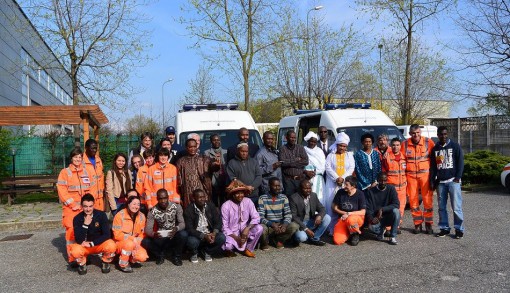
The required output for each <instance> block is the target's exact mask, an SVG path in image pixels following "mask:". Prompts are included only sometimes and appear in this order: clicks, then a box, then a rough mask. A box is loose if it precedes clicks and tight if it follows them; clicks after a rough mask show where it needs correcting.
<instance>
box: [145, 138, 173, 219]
mask: <svg viewBox="0 0 510 293" xmlns="http://www.w3.org/2000/svg"><path fill="white" fill-rule="evenodd" d="M169 158H170V151H169V150H168V149H166V148H161V149H159V151H158V156H157V159H158V162H157V163H156V164H154V165H152V166H151V167H149V171H148V172H147V177H146V178H145V182H144V187H145V188H146V192H149V194H150V195H151V197H150V201H149V200H147V206H148V208H149V210H150V209H152V207H154V206H155V205H156V204H157V203H158V199H157V195H156V192H157V191H158V190H159V189H161V188H163V189H165V190H166V191H167V192H168V197H169V200H170V201H171V202H173V203H176V204H178V203H180V202H181V196H180V195H179V193H178V192H177V168H176V167H175V166H174V165H172V164H170V162H168V159H169Z"/></svg>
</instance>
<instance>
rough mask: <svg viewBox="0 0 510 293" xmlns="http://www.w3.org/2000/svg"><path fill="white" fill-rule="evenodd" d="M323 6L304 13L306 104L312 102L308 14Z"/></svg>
mask: <svg viewBox="0 0 510 293" xmlns="http://www.w3.org/2000/svg"><path fill="white" fill-rule="evenodd" d="M323 7H324V6H322V5H319V6H315V7H314V8H312V9H310V10H308V12H307V13H306V59H307V62H306V63H307V69H308V70H307V71H308V102H309V103H311V101H312V73H311V71H312V70H311V65H310V63H311V62H310V27H309V25H308V23H309V17H310V12H312V11H314V10H321V9H322V8H323Z"/></svg>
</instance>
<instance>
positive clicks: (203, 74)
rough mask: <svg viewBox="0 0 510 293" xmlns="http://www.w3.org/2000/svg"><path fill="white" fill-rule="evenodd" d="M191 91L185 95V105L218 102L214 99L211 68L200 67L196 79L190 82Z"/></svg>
mask: <svg viewBox="0 0 510 293" xmlns="http://www.w3.org/2000/svg"><path fill="white" fill-rule="evenodd" d="M188 84H189V87H190V88H189V90H188V92H187V93H186V94H185V95H184V100H183V101H182V103H183V104H212V103H215V102H216V101H217V99H216V98H215V97H214V77H213V75H212V74H211V67H205V66H203V65H200V67H199V68H198V71H197V73H196V76H195V79H192V80H190V81H189V82H188Z"/></svg>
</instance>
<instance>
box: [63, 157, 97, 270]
mask: <svg viewBox="0 0 510 293" xmlns="http://www.w3.org/2000/svg"><path fill="white" fill-rule="evenodd" d="M69 158H70V160H71V163H70V164H69V167H67V168H64V169H62V171H60V174H59V175H58V179H57V192H58V197H59V199H60V201H61V202H62V225H63V226H64V228H65V229H66V234H65V239H66V250H67V257H68V261H69V263H70V264H71V265H73V263H74V261H75V258H74V257H73V256H72V255H71V244H74V243H75V241H74V232H73V219H74V217H75V216H76V215H77V214H79V213H80V212H81V210H82V208H81V198H82V196H83V195H85V194H86V193H89V191H90V177H89V175H88V173H87V170H86V169H85V168H84V166H83V164H82V159H83V152H82V151H81V149H80V148H79V147H75V148H74V149H73V150H72V151H71V154H70V155H69Z"/></svg>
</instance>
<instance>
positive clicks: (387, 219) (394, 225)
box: [368, 209, 400, 237]
mask: <svg viewBox="0 0 510 293" xmlns="http://www.w3.org/2000/svg"><path fill="white" fill-rule="evenodd" d="M399 224H400V210H399V209H393V210H391V211H390V212H386V213H383V216H382V218H381V220H380V221H379V223H377V224H375V225H372V224H370V223H369V224H368V229H369V230H370V231H372V232H374V233H375V234H377V235H381V234H382V233H384V228H386V227H388V226H391V231H390V234H391V237H397V231H398V225H399Z"/></svg>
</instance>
